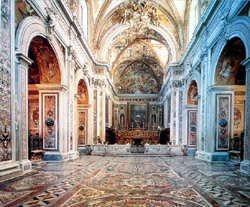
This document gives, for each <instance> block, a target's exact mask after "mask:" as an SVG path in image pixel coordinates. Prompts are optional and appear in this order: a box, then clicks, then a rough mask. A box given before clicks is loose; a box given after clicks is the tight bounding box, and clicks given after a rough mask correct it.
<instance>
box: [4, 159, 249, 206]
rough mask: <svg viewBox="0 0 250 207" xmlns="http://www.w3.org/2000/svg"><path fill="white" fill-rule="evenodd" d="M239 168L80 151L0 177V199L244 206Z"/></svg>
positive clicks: (245, 182)
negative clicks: (70, 157) (62, 160)
mask: <svg viewBox="0 0 250 207" xmlns="http://www.w3.org/2000/svg"><path fill="white" fill-rule="evenodd" d="M238 168H239V167H237V166H234V165H229V164H227V165H226V164H209V163H205V162H202V161H198V160H195V159H194V158H193V157H191V156H186V157H183V156H180V157H178V156H176V157H149V156H147V157H146V156H134V157H98V156H83V157H81V158H79V159H77V160H75V161H69V162H68V163H60V164H59V163H56V164H46V165H43V166H37V167H36V168H35V169H34V170H33V172H32V173H29V174H26V175H25V176H22V177H19V178H16V179H14V180H11V181H8V182H4V183H0V189H1V194H0V205H1V206H27V207H28V206H105V207H106V206H112V207H113V206H146V207H149V206H150V207H152V206H162V207H163V206H164V207H166V206H187V207H190V206H195V207H201V206H202V207H206V206H207V207H212V206H223V207H224V206H227V207H228V206H230V207H236V206H241V207H244V206H245V207H247V206H249V204H250V195H249V188H250V181H249V179H248V178H247V177H245V176H243V175H241V174H240V173H239V171H238V170H239V169H238Z"/></svg>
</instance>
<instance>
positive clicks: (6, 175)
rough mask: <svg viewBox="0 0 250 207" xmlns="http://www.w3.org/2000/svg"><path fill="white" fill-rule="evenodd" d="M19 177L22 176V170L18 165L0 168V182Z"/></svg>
mask: <svg viewBox="0 0 250 207" xmlns="http://www.w3.org/2000/svg"><path fill="white" fill-rule="evenodd" d="M20 175H22V170H21V169H20V168H19V166H18V165H9V166H8V165H5V166H4V168H0V182H3V181H6V180H10V179H12V178H15V177H18V176H20Z"/></svg>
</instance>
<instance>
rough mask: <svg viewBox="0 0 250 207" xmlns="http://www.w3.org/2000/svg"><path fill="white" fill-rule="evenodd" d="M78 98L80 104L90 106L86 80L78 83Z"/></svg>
mask: <svg viewBox="0 0 250 207" xmlns="http://www.w3.org/2000/svg"><path fill="white" fill-rule="evenodd" d="M77 95H78V96H79V98H78V101H77V102H78V104H88V103H89V95H88V89H87V86H86V83H85V82H84V80H82V79H81V80H80V81H79V83H78V90H77Z"/></svg>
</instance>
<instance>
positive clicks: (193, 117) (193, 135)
mask: <svg viewBox="0 0 250 207" xmlns="http://www.w3.org/2000/svg"><path fill="white" fill-rule="evenodd" d="M196 140H197V110H190V111H188V145H196Z"/></svg>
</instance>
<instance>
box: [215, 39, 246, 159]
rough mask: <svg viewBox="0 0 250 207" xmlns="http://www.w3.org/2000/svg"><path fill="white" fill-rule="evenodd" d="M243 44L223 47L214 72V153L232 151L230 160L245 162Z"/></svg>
mask: <svg viewBox="0 0 250 207" xmlns="http://www.w3.org/2000/svg"><path fill="white" fill-rule="evenodd" d="M245 58H246V51H245V46H244V43H243V41H242V40H241V39H240V38H238V37H235V38H232V39H231V40H229V41H228V42H227V44H226V45H225V46H224V48H223V50H222V52H221V54H220V57H219V60H218V63H217V66H216V72H215V80H214V82H215V85H216V86H215V88H216V92H215V101H216V118H215V125H216V135H215V136H216V137H215V151H229V156H230V159H231V160H234V161H238V162H240V161H241V160H242V159H243V153H244V152H243V150H244V147H243V137H244V128H245V126H244V123H245V99H246V95H245V94H246V88H245V80H246V72H245V67H244V66H242V65H241V62H242V61H243V60H245Z"/></svg>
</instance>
